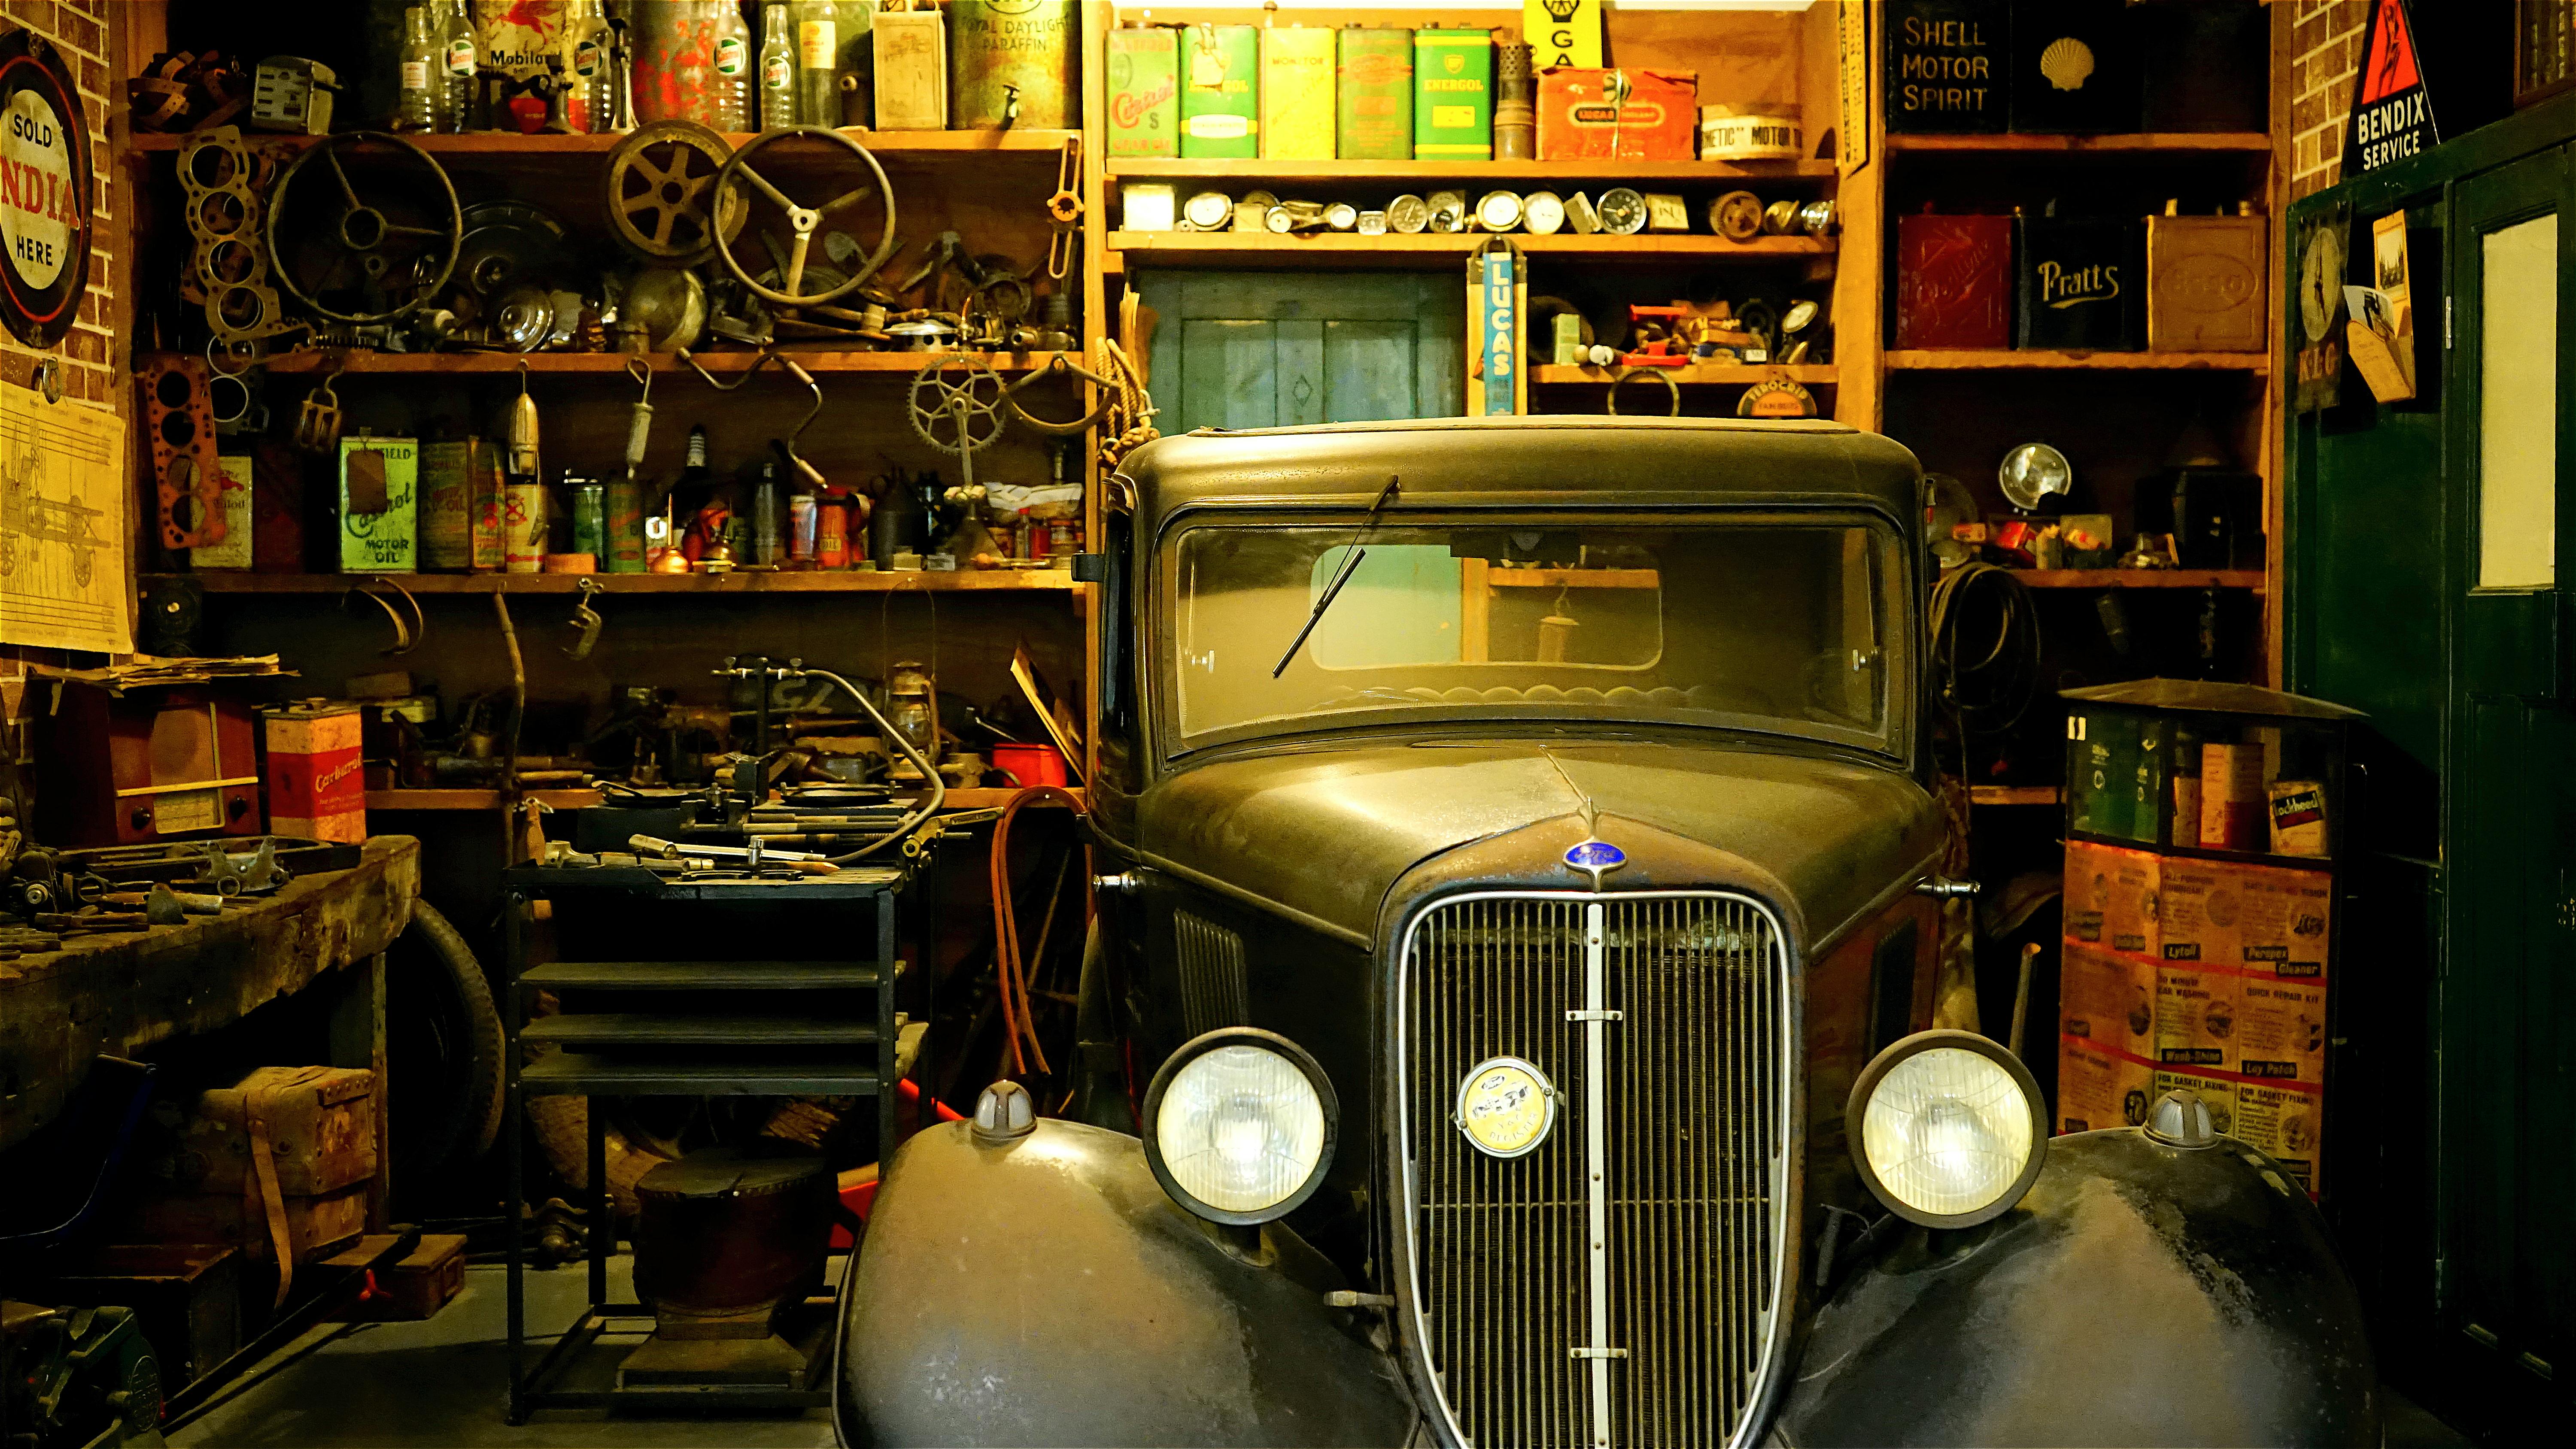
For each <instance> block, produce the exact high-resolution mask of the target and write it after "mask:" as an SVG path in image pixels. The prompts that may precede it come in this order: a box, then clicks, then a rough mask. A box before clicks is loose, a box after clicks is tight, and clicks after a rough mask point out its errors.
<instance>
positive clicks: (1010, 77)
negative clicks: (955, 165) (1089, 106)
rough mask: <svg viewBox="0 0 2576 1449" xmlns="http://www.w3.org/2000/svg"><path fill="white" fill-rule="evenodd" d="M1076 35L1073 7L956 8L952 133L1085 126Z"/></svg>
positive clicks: (1000, 0)
mask: <svg viewBox="0 0 2576 1449" xmlns="http://www.w3.org/2000/svg"><path fill="white" fill-rule="evenodd" d="M1075 33H1076V32H1075V26H1074V4H1073V0H949V3H948V116H949V121H948V125H949V129H951V130H956V131H989V130H994V129H996V128H999V127H1003V126H1033V127H1041V128H1044V129H1047V130H1064V129H1069V128H1071V127H1073V126H1076V125H1078V124H1080V122H1078V121H1077V120H1075V119H1074V118H1075V116H1076V115H1077V114H1079V112H1078V110H1077V108H1076V106H1075V104H1074V98H1073V47H1074V37H1075ZM1015 88H1016V89H1015Z"/></svg>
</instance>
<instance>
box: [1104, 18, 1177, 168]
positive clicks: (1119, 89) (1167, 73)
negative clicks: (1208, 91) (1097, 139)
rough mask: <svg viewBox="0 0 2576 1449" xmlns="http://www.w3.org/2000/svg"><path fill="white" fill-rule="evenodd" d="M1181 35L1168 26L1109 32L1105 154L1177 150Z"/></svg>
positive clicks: (1156, 153)
mask: <svg viewBox="0 0 2576 1449" xmlns="http://www.w3.org/2000/svg"><path fill="white" fill-rule="evenodd" d="M1180 87H1181V34H1180V32H1179V31H1177V30H1174V29H1172V28H1170V27H1169V26H1161V25H1130V26H1122V27H1120V28H1119V29H1116V30H1113V31H1111V32H1109V154H1110V155H1112V156H1178V155H1180V154H1181V89H1180Z"/></svg>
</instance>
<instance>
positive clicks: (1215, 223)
mask: <svg viewBox="0 0 2576 1449" xmlns="http://www.w3.org/2000/svg"><path fill="white" fill-rule="evenodd" d="M1181 215H1183V216H1185V217H1187V218H1189V223H1190V225H1192V226H1194V227H1197V228H1198V229H1199V230H1201V231H1222V230H1224V229H1225V228H1226V227H1228V226H1231V225H1233V224H1234V198H1232V197H1230V196H1228V195H1226V194H1225V193H1224V192H1222V191H1202V192H1200V193H1199V194H1198V195H1196V196H1193V197H1191V198H1190V199H1189V204H1188V205H1186V206H1184V207H1182V208H1181Z"/></svg>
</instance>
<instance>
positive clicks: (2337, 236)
mask: <svg viewBox="0 0 2576 1449" xmlns="http://www.w3.org/2000/svg"><path fill="white" fill-rule="evenodd" d="M2343 246H2344V243H2343V228H2341V227H2338V226H2331V225H2325V224H2320V225H2318V227H2317V228H2316V229H2315V230H2314V231H2311V232H2309V233H2308V248H2307V250H2306V251H2305V252H2304V253H2302V254H2301V255H2300V257H2299V324H2300V325H2301V326H2302V327H2304V328H2305V329H2306V330H2307V334H2308V341H2310V342H2312V343H2316V342H2324V341H2326V340H2327V339H2328V337H2329V336H2330V335H2331V334H2332V333H2333V331H2334V320H2335V309H2336V308H2337V307H2338V306H2340V305H2341V304H2342V302H2343V271H2344V254H2343Z"/></svg>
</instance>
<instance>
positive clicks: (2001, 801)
mask: <svg viewBox="0 0 2576 1449" xmlns="http://www.w3.org/2000/svg"><path fill="white" fill-rule="evenodd" d="M1968 803H1969V804H1971V805H2054V804H2056V803H2057V787H2056V786H2055V785H1971V786H1969V787H1968Z"/></svg>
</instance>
